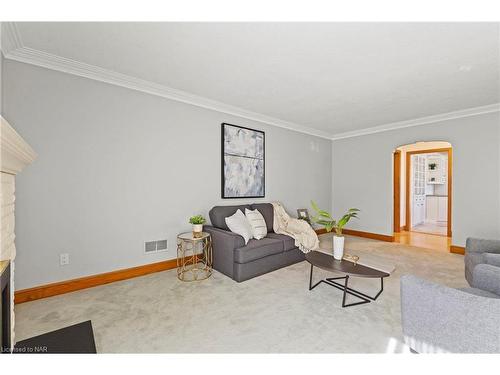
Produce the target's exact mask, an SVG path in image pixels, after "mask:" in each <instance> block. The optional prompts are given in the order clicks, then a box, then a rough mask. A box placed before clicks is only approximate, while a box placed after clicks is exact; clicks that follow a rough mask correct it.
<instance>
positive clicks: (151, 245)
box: [144, 240, 167, 254]
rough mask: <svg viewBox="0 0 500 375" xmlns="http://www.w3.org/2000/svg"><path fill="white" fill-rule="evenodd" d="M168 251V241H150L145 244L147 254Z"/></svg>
mask: <svg viewBox="0 0 500 375" xmlns="http://www.w3.org/2000/svg"><path fill="white" fill-rule="evenodd" d="M166 250H167V240H158V241H148V242H145V243H144V252H145V253H146V254H151V253H157V252H159V251H166Z"/></svg>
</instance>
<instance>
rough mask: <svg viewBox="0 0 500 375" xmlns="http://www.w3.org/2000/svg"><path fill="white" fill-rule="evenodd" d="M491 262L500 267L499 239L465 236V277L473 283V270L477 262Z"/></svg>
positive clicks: (470, 283)
mask: <svg viewBox="0 0 500 375" xmlns="http://www.w3.org/2000/svg"><path fill="white" fill-rule="evenodd" d="M482 263H486V264H491V265H493V266H497V267H500V241H499V240H484V239H480V238H467V242H466V244H465V279H466V280H467V281H468V283H469V285H472V283H473V276H472V273H473V270H474V268H475V267H476V266H477V265H478V264H482Z"/></svg>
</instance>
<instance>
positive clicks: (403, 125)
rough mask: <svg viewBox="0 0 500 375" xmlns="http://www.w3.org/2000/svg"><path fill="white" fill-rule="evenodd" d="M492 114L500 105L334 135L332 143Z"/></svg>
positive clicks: (495, 104) (498, 109)
mask: <svg viewBox="0 0 500 375" xmlns="http://www.w3.org/2000/svg"><path fill="white" fill-rule="evenodd" d="M492 112H500V103H494V104H489V105H485V106H481V107H473V108H467V109H462V110H459V111H453V112H447V113H440V114H438V115H432V116H426V117H420V118H416V119H412V120H406V121H398V122H392V123H389V124H384V125H379V126H374V127H371V128H365V129H360V130H353V131H350V132H345V133H339V134H335V135H333V137H331V139H332V141H336V140H339V139H345V138H352V137H359V136H362V135H368V134H375V133H381V132H386V131H390V130H397V129H404V128H411V127H413V126H421V125H428V124H433V123H436V122H442V121H447V120H454V119H457V118H462V117H470V116H477V115H482V114H485V113H492Z"/></svg>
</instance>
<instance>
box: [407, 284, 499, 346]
mask: <svg viewBox="0 0 500 375" xmlns="http://www.w3.org/2000/svg"><path fill="white" fill-rule="evenodd" d="M401 318H402V325H403V335H404V340H405V342H406V344H407V345H409V346H410V347H411V348H412V349H413V350H415V351H417V352H420V353H429V352H431V353H432V352H433V353H436V352H454V353H498V352H499V351H500V299H495V298H486V297H480V296H476V295H473V294H470V293H466V292H463V291H460V290H457V289H453V288H449V287H446V286H443V285H439V284H435V283H432V282H429V281H425V280H422V279H420V278H417V277H415V276H411V275H405V276H403V277H402V278H401Z"/></svg>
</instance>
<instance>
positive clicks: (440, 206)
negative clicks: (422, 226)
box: [425, 195, 448, 222]
mask: <svg viewBox="0 0 500 375" xmlns="http://www.w3.org/2000/svg"><path fill="white" fill-rule="evenodd" d="M425 206H426V209H425V219H426V221H430V222H436V221H448V197H446V196H435V195H428V196H427V197H426V205H425Z"/></svg>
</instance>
